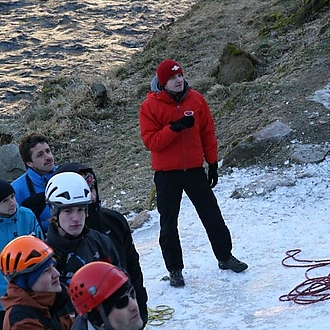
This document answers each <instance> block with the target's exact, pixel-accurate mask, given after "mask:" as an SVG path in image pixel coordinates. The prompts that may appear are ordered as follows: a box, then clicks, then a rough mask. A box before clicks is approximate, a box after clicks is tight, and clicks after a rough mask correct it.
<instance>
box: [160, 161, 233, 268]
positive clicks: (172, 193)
mask: <svg viewBox="0 0 330 330" xmlns="http://www.w3.org/2000/svg"><path fill="white" fill-rule="evenodd" d="M154 181H155V184H156V189H157V208H158V212H159V214H160V236H159V244H160V246H161V250H162V254H163V258H164V261H165V265H166V268H167V270H168V271H172V270H177V269H183V268H184V264H183V257H182V249H181V244H180V239H179V233H178V216H179V212H180V203H181V199H182V194H183V191H185V192H186V194H187V196H188V197H189V199H190V200H191V202H192V203H193V205H194V207H195V209H196V211H197V213H198V216H199V218H200V219H201V221H202V224H203V226H204V228H205V230H206V233H207V235H208V238H209V241H210V243H211V246H212V250H213V253H214V255H215V257H216V258H217V259H218V260H222V261H225V260H228V258H229V257H230V256H231V249H232V242H231V236H230V232H229V230H228V228H227V226H226V224H225V222H224V220H223V217H222V215H221V211H220V208H219V205H218V202H217V199H216V198H215V196H214V193H213V191H212V189H211V188H210V186H209V184H208V181H207V176H206V173H205V171H204V168H203V167H200V168H194V169H190V170H186V171H157V172H155V177H154ZM191 239H194V237H191Z"/></svg>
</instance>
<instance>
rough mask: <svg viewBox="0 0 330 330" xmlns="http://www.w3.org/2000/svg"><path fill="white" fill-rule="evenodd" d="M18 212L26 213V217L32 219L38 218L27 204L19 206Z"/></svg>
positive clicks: (20, 213) (19, 213)
mask: <svg viewBox="0 0 330 330" xmlns="http://www.w3.org/2000/svg"><path fill="white" fill-rule="evenodd" d="M17 213H18V215H24V217H25V218H29V219H32V220H35V219H36V216H35V214H34V213H33V212H32V211H31V210H30V209H29V208H27V207H25V206H19V205H18V206H17Z"/></svg>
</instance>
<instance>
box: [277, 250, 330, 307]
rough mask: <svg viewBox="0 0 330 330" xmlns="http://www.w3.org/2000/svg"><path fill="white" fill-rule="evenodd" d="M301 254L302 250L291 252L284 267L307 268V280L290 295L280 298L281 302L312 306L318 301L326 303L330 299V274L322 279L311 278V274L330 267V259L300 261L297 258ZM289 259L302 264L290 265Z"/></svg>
mask: <svg viewBox="0 0 330 330" xmlns="http://www.w3.org/2000/svg"><path fill="white" fill-rule="evenodd" d="M300 252H301V249H294V250H289V251H287V252H286V253H285V254H286V255H287V256H286V257H285V258H284V259H283V260H282V265H283V266H285V267H301V268H302V267H304V268H307V270H306V271H305V277H306V280H305V281H304V282H302V283H300V284H299V285H297V286H296V287H295V288H294V289H292V290H291V291H290V292H289V293H288V294H285V295H282V296H280V297H279V299H280V301H293V302H295V303H296V304H302V305H307V304H312V303H316V302H318V301H324V300H328V299H330V274H328V275H327V276H322V277H310V276H309V273H310V272H311V271H312V270H314V269H316V268H320V267H325V266H329V265H330V259H324V260H305V259H298V258H297V257H296V256H297V254H299V253H300ZM289 259H292V260H294V261H295V262H297V263H304V264H303V265H302V264H289V263H287V261H288V260H289Z"/></svg>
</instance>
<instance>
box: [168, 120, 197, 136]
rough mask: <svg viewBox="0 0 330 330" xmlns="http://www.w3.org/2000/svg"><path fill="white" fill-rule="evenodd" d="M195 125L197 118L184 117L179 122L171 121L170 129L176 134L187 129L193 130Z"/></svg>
mask: <svg viewBox="0 0 330 330" xmlns="http://www.w3.org/2000/svg"><path fill="white" fill-rule="evenodd" d="M194 124H195V118H194V117H193V116H183V117H182V118H180V119H179V120H178V121H175V122H173V121H170V125H171V126H170V129H171V130H172V131H175V132H181V131H182V130H184V129H186V128H191V127H193V126H194Z"/></svg>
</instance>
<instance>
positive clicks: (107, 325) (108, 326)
mask: <svg viewBox="0 0 330 330" xmlns="http://www.w3.org/2000/svg"><path fill="white" fill-rule="evenodd" d="M97 310H98V311H99V313H100V315H101V318H102V321H103V323H104V328H103V329H105V330H114V329H113V327H112V326H111V324H110V322H109V320H108V317H107V315H105V311H104V308H103V304H99V305H98V306H97Z"/></svg>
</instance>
